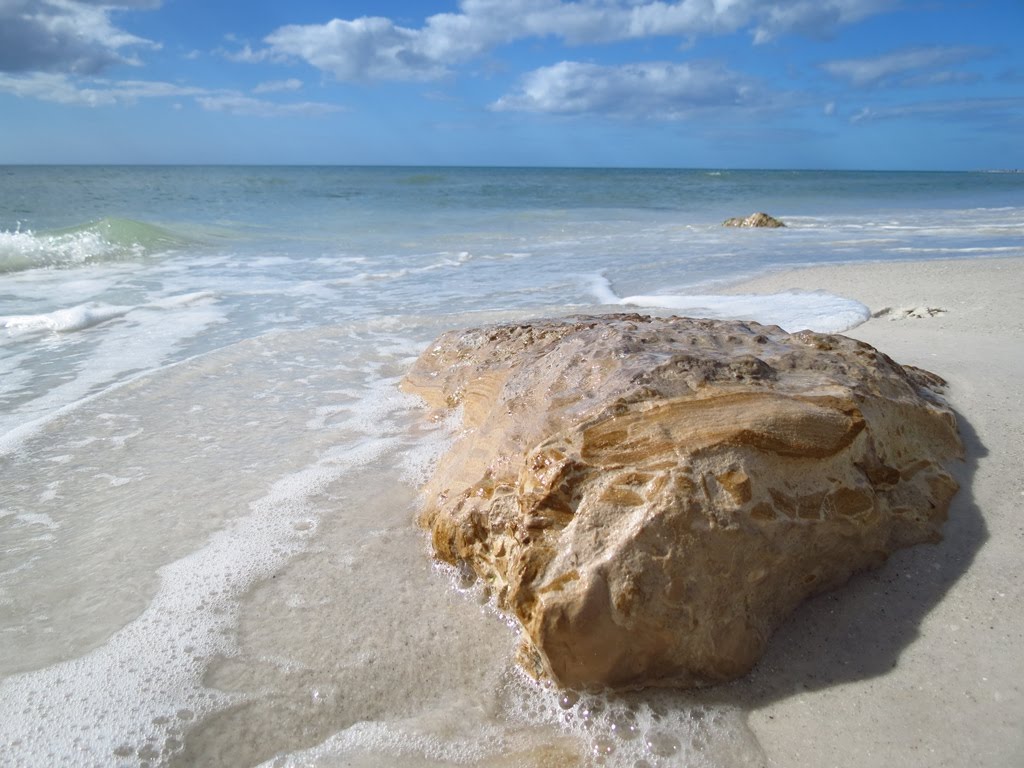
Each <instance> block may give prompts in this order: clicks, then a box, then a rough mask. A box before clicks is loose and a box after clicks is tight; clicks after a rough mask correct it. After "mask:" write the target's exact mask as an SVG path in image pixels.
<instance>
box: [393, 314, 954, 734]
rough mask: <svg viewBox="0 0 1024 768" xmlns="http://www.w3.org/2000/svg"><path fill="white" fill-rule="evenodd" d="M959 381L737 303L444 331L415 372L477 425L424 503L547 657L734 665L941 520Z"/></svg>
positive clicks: (569, 667)
mask: <svg viewBox="0 0 1024 768" xmlns="http://www.w3.org/2000/svg"><path fill="white" fill-rule="evenodd" d="M942 384H943V382H942V380H941V379H940V378H939V377H937V376H935V375H934V374H929V373H927V372H926V371H922V370H919V369H916V368H912V367H910V366H906V367H904V366H901V365H899V364H897V363H895V362H893V361H892V360H891V359H890V358H889V357H887V356H886V355H884V354H882V353H880V352H878V351H877V350H875V349H874V348H873V347H871V346H869V345H868V344H865V343H863V342H859V341H855V340H853V339H849V338H845V337H843V336H832V335H826V334H819V333H812V332H810V331H802V332H800V333H794V334H788V333H785V332H784V331H782V330H781V329H779V328H778V327H775V326H771V327H769V326H761V325H758V324H756V323H743V322H737V321H715V320H695V319H689V318H679V317H671V318H652V317H646V316H642V315H604V316H596V317H577V318H569V319H562V320H545V321H537V322H532V323H523V324H506V325H494V326H487V327H483V328H477V329H474V330H469V331H459V332H451V333H447V334H445V335H443V336H441V337H440V338H439V339H438V340H437V341H436V342H434V344H432V345H431V347H430V348H429V349H428V350H427V351H426V352H425V353H423V355H422V356H421V357H420V359H419V360H418V361H417V363H416V364H415V365H414V366H413V368H412V370H411V371H410V373H409V374H408V376H407V377H406V379H405V382H404V386H405V388H406V389H407V390H409V391H412V392H414V393H417V394H419V395H421V396H422V397H423V398H424V399H425V400H427V402H428V403H429V404H430V405H431V406H433V407H435V408H437V409H441V410H448V409H453V408H457V407H461V409H462V418H463V424H464V427H465V431H464V433H463V434H462V436H461V437H460V438H459V440H457V441H456V443H455V444H454V445H453V446H452V448H451V449H450V451H449V452H448V453H447V454H446V455H445V456H444V457H442V459H441V461H440V463H439V465H438V467H437V470H436V472H435V474H434V476H433V478H432V479H431V480H430V481H429V483H428V485H427V486H426V488H425V495H426V504H425V508H424V510H423V513H422V516H421V523H422V524H423V525H424V526H425V527H426V528H427V529H429V530H430V531H431V533H432V537H433V545H434V550H435V552H436V554H437V556H438V557H439V558H441V559H442V560H445V561H448V562H450V563H456V564H465V565H466V566H468V567H469V568H471V569H472V570H473V571H474V572H475V573H476V574H477V575H478V576H479V577H480V578H481V579H483V580H484V582H485V583H486V584H488V585H489V586H490V588H491V589H492V590H493V592H494V594H495V595H496V597H497V601H498V605H499V607H501V608H502V609H504V610H507V611H508V612H510V613H511V614H512V615H514V616H515V617H516V619H517V620H518V621H519V623H520V624H521V625H522V627H523V630H524V631H523V634H522V637H523V644H522V646H521V648H520V654H519V660H520V662H521V663H522V664H523V666H524V667H525V668H526V669H527V671H529V672H530V673H531V674H533V675H534V676H536V677H539V678H545V679H551V680H553V681H554V682H556V683H557V684H559V685H561V686H563V687H569V688H573V689H575V690H585V689H588V688H595V687H612V688H636V687H642V686H647V685H663V686H683V687H687V686H700V685H708V684H713V683H718V682H723V681H726V680H730V679H733V678H736V677H738V676H740V675H743V674H744V673H746V672H747V671H748V670H749V669H750V668H751V667H752V666H753V665H754V663H755V662H756V661H757V659H758V658H759V657H760V656H761V654H762V653H763V651H764V649H765V646H766V644H767V642H768V638H769V637H770V636H771V634H772V632H773V631H774V630H775V629H776V627H778V626H779V624H780V623H781V622H782V621H783V620H784V619H785V618H786V617H787V616H788V615H789V614H790V613H792V612H793V610H794V609H795V608H796V606H797V605H798V604H799V603H801V602H802V601H803V600H804V599H806V598H807V597H808V596H810V595H813V594H815V593H817V592H821V591H823V590H826V589H831V588H833V587H836V586H839V585H840V584H843V583H844V582H845V581H846V580H847V579H848V578H849V577H850V576H851V575H852V574H853V573H855V572H857V571H860V570H864V569H866V568H871V567H875V566H878V565H880V564H881V563H882V562H883V561H884V560H885V558H886V557H887V556H888V554H889V553H890V552H892V551H893V550H895V549H898V548H900V547H905V546H909V545H912V544H917V543H920V542H925V541H936V540H938V539H939V538H940V536H939V531H940V529H941V526H942V523H943V522H944V520H945V518H946V512H947V509H948V506H949V502H950V499H951V498H952V496H953V494H954V493H955V492H956V490H957V484H956V482H955V481H954V480H953V478H952V477H951V476H950V475H949V473H948V472H947V471H946V469H945V464H946V463H948V461H949V460H951V459H953V458H954V457H957V456H960V455H962V450H963V448H962V445H961V443H960V439H959V437H958V435H957V429H956V422H955V419H954V416H953V413H952V411H951V410H950V409H949V407H948V406H946V404H945V403H944V402H943V401H942V400H941V398H940V397H939V396H938V395H937V394H936V392H935V390H936V389H938V388H939V387H941V385H942ZM617 735H618V734H617ZM652 749H653V747H652ZM663 749H668V746H667V743H666V744H661V743H660V742H659V744H658V746H657V751H663Z"/></svg>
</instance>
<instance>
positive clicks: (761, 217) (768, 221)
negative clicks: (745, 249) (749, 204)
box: [722, 213, 786, 229]
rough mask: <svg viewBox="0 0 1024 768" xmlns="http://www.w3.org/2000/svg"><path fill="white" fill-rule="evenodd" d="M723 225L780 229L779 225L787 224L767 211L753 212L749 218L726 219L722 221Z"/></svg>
mask: <svg viewBox="0 0 1024 768" xmlns="http://www.w3.org/2000/svg"><path fill="white" fill-rule="evenodd" d="M722 226H723V227H768V228H770V229H778V228H779V227H784V226H786V225H785V224H783V223H782V222H781V221H779V220H778V219H776V218H775V217H774V216H769V215H768V214H767V213H752V214H750V215H749V216H747V218H745V219H744V218H741V217H738V216H737V217H735V218H732V219H726V220H725V221H723V222H722Z"/></svg>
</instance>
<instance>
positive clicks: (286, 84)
mask: <svg viewBox="0 0 1024 768" xmlns="http://www.w3.org/2000/svg"><path fill="white" fill-rule="evenodd" d="M301 88H302V81H301V80H299V79H298V78H296V77H289V78H288V79H287V80H270V81H268V82H265V83H260V84H259V85H257V86H256V87H255V88H253V89H252V92H253V93H278V92H280V91H298V90H300V89H301Z"/></svg>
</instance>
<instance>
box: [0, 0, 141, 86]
mask: <svg viewBox="0 0 1024 768" xmlns="http://www.w3.org/2000/svg"><path fill="white" fill-rule="evenodd" d="M158 6H159V2H151V1H150V0H136V1H134V2H133V1H132V0H111V1H110V2H82V1H81V0H0V72H10V73H19V72H71V73H77V74H97V73H99V72H101V71H103V70H104V69H106V68H107V67H109V66H112V65H114V64H124V63H128V64H137V63H138V60H137V59H136V58H134V57H133V56H132V55H128V54H125V53H123V50H124V49H138V48H159V45H158V44H156V43H154V42H152V41H150V40H146V39H144V38H141V37H137V36H135V35H133V34H131V33H129V32H126V31H124V30H122V29H119V28H118V27H116V26H115V25H114V24H113V22H112V21H111V18H110V17H111V14H112V13H113V12H115V11H117V10H122V9H128V8H136V9H150V8H156V7H158Z"/></svg>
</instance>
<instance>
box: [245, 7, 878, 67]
mask: <svg viewBox="0 0 1024 768" xmlns="http://www.w3.org/2000/svg"><path fill="white" fill-rule="evenodd" d="M889 7H891V3H887V2H885V0H779V1H778V2H774V3H771V4H769V3H765V2H761V0H679V1H678V2H664V1H663V0H653V1H652V0H579V1H578V2H564V1H563V0H462V2H461V3H460V4H459V12H458V13H442V14H437V15H434V16H430V17H428V18H427V19H426V21H425V22H424V24H423V25H422V26H420V27H416V28H412V27H403V26H399V25H398V24H396V23H395V22H394V21H392V20H391V19H387V18H382V17H362V18H357V19H352V20H343V19H333V20H331V21H329V22H327V23H325V24H306V25H289V26H286V27H281V28H279V29H277V30H275V31H274V32H272V33H271V34H270V35H268V36H267V37H266V39H265V42H266V43H267V44H268V46H269V47H268V48H266V49H263V50H260V51H253V50H252V49H250V48H248V47H246V48H245V49H243V51H241V52H239V53H237V54H234V56H235V57H236V60H253V61H255V60H262V58H265V57H267V56H290V57H296V58H300V59H303V60H305V61H307V62H308V63H309V64H311V65H313V66H314V67H316V68H318V69H320V70H323V71H325V72H328V73H330V74H332V75H334V76H335V77H336V78H338V79H339V80H353V81H359V80H432V79H437V78H439V77H442V76H444V75H446V74H447V73H448V72H449V71H450V68H451V67H452V66H454V65H456V64H458V63H460V62H463V61H465V60H467V59H470V58H472V57H474V56H478V55H480V54H482V53H484V52H486V51H488V50H490V49H492V48H494V47H496V46H499V45H502V44H505V43H510V42H513V41H516V40H521V39H525V38H535V37H536V38H543V37H558V38H561V39H562V40H564V41H565V42H567V43H568V44H570V45H583V44H595V43H607V42H614V41H618V40H629V39H640V38H647V37H658V36H670V37H681V38H686V39H689V38H692V37H694V36H698V35H705V34H728V33H732V32H736V31H739V30H741V29H748V30H749V31H750V33H751V34H752V35H753V38H754V40H755V41H756V42H765V41H768V40H771V39H774V38H776V37H778V36H780V35H784V34H788V33H791V32H798V33H800V34H807V35H812V36H816V37H820V36H824V35H828V34H830V33H831V32H833V31H834V30H835V29H836V28H837V27H838V26H840V25H843V24H849V23H853V22H855V21H859V20H860V19H863V18H865V17H867V16H869V15H872V14H874V13H879V12H881V11H883V10H886V9H887V8H889Z"/></svg>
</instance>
